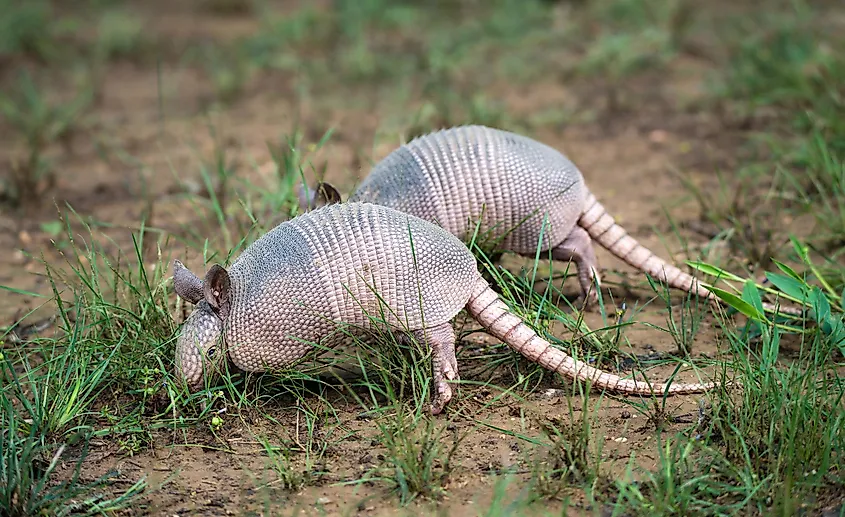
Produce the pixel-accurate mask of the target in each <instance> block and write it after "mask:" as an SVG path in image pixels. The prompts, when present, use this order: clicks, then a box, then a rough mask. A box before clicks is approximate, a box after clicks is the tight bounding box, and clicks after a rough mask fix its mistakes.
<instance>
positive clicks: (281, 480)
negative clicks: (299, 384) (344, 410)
mask: <svg viewBox="0 0 845 517" xmlns="http://www.w3.org/2000/svg"><path fill="white" fill-rule="evenodd" d="M296 401H297V403H296V407H294V408H293V409H294V411H295V412H296V415H297V417H296V425H295V426H294V428H293V429H292V430H291V431H290V432H289V434H290V435H291V437H290V439H289V440H288V442H287V443H285V444H282V445H280V446H274V445H272V444H271V443H270V441H269V440H267V439H266V438H264V437H260V438H259V441H260V443H261V445H262V446H263V447H264V450H265V452H266V453H267V456H268V458H269V460H270V466H271V468H272V469H273V470H274V471H275V472H276V475H277V480H278V484H280V485H281V486H282V488H284V489H286V490H298V489H299V488H302V487H303V486H306V485H311V484H314V483H319V482H320V481H321V479H322V477H323V476H324V475H325V474H327V473H328V472H327V470H326V465H325V461H326V453H327V452H328V450H329V447H331V445H332V443H334V442H333V441H331V436H332V435H333V434H334V432H335V431H336V430H337V429H338V424H337V415H336V414H335V413H334V409H333V408H332V407H331V404H328V403H327V402H326V401H320V403H321V405H325V406H326V407H327V410H326V411H324V412H321V413H322V414H318V412H317V411H314V410H312V409H311V408H310V406H311V404H310V403H309V402H308V401H305V400H303V399H301V398H297V399H296ZM330 416H331V417H333V419H334V420H335V422H331V421H329V417H330ZM271 420H273V419H272V418H271ZM276 423H277V424H278V422H276Z"/></svg>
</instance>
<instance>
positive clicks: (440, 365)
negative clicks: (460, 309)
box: [414, 323, 460, 415]
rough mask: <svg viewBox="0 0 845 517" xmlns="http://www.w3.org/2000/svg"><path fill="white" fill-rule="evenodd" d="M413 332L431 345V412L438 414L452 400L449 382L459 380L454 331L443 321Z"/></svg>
mask: <svg viewBox="0 0 845 517" xmlns="http://www.w3.org/2000/svg"><path fill="white" fill-rule="evenodd" d="M414 334H415V337H416V338H417V339H418V340H420V341H421V342H423V343H426V344H428V346H430V347H431V353H432V367H433V373H432V377H433V381H434V389H435V392H434V399H433V401H432V403H431V414H432V415H439V414H440V413H442V412H443V410H444V409H445V408H446V405H447V404H449V401H451V400H452V387H451V386H450V385H449V382H455V381H459V380H460V377H459V376H458V359H457V358H456V357H455V331H454V329H452V324H451V323H444V324H442V325H437V326H436V327H431V328H428V329H424V330H419V331H416V332H415V333H414Z"/></svg>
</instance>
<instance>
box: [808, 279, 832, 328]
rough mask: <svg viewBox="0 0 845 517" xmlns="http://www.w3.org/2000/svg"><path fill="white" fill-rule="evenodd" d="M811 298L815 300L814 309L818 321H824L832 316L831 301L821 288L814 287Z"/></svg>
mask: <svg viewBox="0 0 845 517" xmlns="http://www.w3.org/2000/svg"><path fill="white" fill-rule="evenodd" d="M810 298H811V299H812V301H813V311H814V312H815V313H816V321H818V322H822V321H826V320H827V319H829V318H830V302H828V301H827V297H826V296H825V295H824V293H823V292H822V290H821V289H819V288H818V287H815V286H814V287H813V290H812V292H811V293H810Z"/></svg>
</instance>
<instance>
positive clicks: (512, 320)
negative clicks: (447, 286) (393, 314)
mask: <svg viewBox="0 0 845 517" xmlns="http://www.w3.org/2000/svg"><path fill="white" fill-rule="evenodd" d="M466 309H467V311H468V312H469V313H470V314H471V315H472V316H473V317H474V318H475V319H476V320H478V322H479V323H481V325H482V326H484V328H485V329H487V331H488V332H490V334H492V335H493V336H495V337H497V338H498V339H501V340H502V342H504V343H505V344H506V345H508V346H509V347H511V348H512V349H514V350H515V351H517V352H519V353H520V354H522V355H523V356H525V357H526V358H527V359H529V360H531V361H532V362H535V363H538V364H540V365H541V366H543V367H544V368H546V369H548V370H551V371H553V372H557V373H559V374H561V375H565V376H567V377H569V378H571V379H576V380H580V381H590V382H591V383H592V384H593V385H594V386H599V387H601V388H605V389H608V390H612V391H617V392H621V393H625V394H631V395H652V394H653V395H656V396H660V395H662V394H663V393H666V391H667V386H666V385H665V384H661V383H655V384H651V385H649V384H647V383H645V382H642V381H635V380H632V379H623V378H621V377H619V376H618V375H614V374H612V373H608V372H605V371H602V370H599V369H597V368H593V367H592V366H590V365H588V364H586V363H583V362H581V361H578V360H576V359H574V358H572V357H571V356H569V355H568V354H566V353H565V352H563V351H562V350H559V349H557V348H554V347H553V346H552V345H551V343H549V342H548V341H546V340H545V339H543V338H541V337H540V336H539V335H537V333H536V332H534V330H533V329H532V328H531V327H529V326H528V325H526V324H525V322H523V321H522V319H520V318H519V317H518V316H517V315H515V314H514V313H512V312H511V311H510V309H508V306H507V305H505V302H503V301H502V299H501V298H499V295H498V294H496V292H495V291H494V290H493V289H492V288H491V287H490V285H489V284H488V283H487V281H485V280H484V279H483V278H481V277H479V279H478V280H477V281H476V283H475V286H474V288H473V293H472V296H470V299H469V302H468V303H467V305H466ZM715 386H716V384H715V383H712V382H711V383H707V384H671V385H669V387H668V394H669V395H682V394H686V393H700V392H703V391H707V390H709V389H712V388H714V387H715Z"/></svg>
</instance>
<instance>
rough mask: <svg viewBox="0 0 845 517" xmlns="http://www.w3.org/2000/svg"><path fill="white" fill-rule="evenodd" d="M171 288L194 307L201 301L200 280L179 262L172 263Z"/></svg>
mask: <svg viewBox="0 0 845 517" xmlns="http://www.w3.org/2000/svg"><path fill="white" fill-rule="evenodd" d="M173 287H174V288H175V289H176V294H178V295H179V296H181V297H182V298H184V299H186V300H188V301H189V302H191V303H193V304H195V305H196V304H197V302H199V301H200V300H202V297H203V292H202V280H200V278H199V277H198V276H197V275H195V274H193V273H191V270H190V269H188V268H186V267H185V265H184V264H182V262H181V261H179V260H174V261H173Z"/></svg>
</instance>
